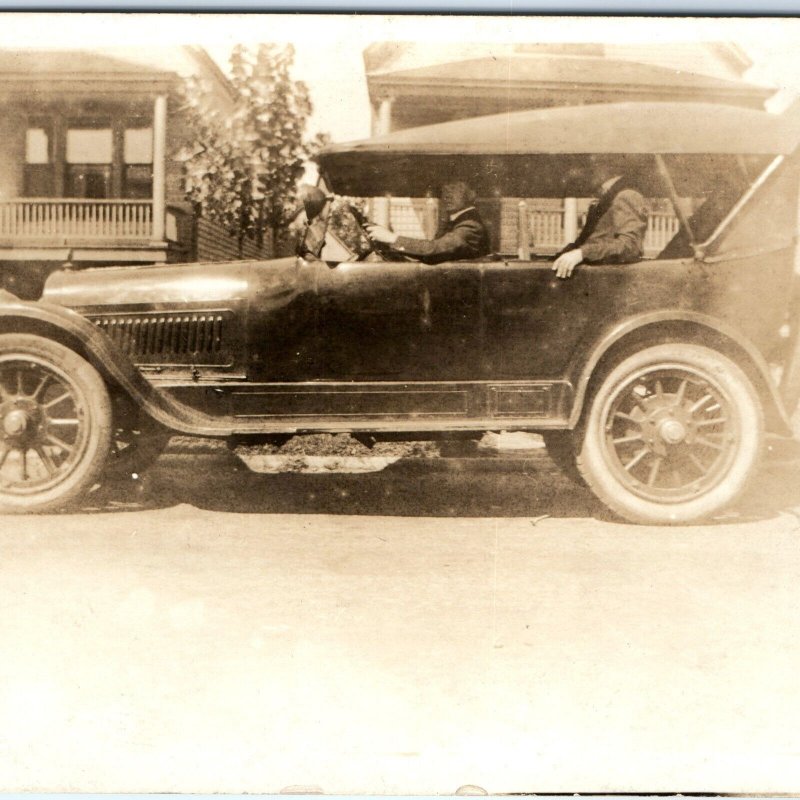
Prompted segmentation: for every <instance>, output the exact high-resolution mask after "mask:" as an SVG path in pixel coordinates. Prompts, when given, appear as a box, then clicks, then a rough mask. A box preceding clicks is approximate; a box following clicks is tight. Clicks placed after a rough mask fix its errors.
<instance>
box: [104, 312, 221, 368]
mask: <svg viewBox="0 0 800 800" xmlns="http://www.w3.org/2000/svg"><path fill="white" fill-rule="evenodd" d="M230 316H231V312H230V311H200V312H184V313H178V312H142V313H136V314H92V315H90V316H89V319H91V321H92V322H93V323H94V324H95V325H96V326H97V327H98V328H100V330H102V331H105V332H106V334H108V336H109V337H110V338H111V339H112V340H113V342H114V343H115V344H116V345H117V347H119V348H120V349H121V350H123V351H124V352H125V353H127V354H128V355H129V356H130V358H131V359H132V360H133V361H134V362H135V363H137V364H163V365H166V364H176V363H177V364H189V363H191V364H197V365H203V364H207V365H209V366H221V365H223V364H225V363H227V362H228V361H229V358H230V351H229V348H228V346H227V345H228V343H227V341H226V332H227V329H228V327H229V322H230Z"/></svg>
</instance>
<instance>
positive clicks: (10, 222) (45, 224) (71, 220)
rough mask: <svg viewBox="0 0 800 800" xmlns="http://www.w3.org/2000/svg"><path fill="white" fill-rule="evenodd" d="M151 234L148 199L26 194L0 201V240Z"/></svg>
mask: <svg viewBox="0 0 800 800" xmlns="http://www.w3.org/2000/svg"><path fill="white" fill-rule="evenodd" d="M152 236H153V204H152V201H150V200H117V199H114V200H79V199H72V198H69V199H67V198H54V197H44V198H40V197H32V198H28V197H26V198H18V199H15V200H4V201H0V239H12V240H22V239H25V240H59V241H63V240H69V239H78V240H103V241H122V242H125V241H142V240H149V239H151V238H152Z"/></svg>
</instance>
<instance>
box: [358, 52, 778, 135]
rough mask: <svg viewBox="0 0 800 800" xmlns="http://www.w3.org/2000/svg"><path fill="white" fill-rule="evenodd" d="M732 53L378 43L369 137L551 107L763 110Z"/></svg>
mask: <svg viewBox="0 0 800 800" xmlns="http://www.w3.org/2000/svg"><path fill="white" fill-rule="evenodd" d="M751 66H752V63H751V61H750V59H749V58H748V57H747V55H746V54H745V53H744V52H743V51H742V50H741V49H740V48H738V47H737V46H736V45H733V44H727V43H718V42H699V43H673V44H650V45H641V44H640V45H635V44H481V43H474V44H470V43H465V44H442V45H439V46H431V45H430V44H429V43H411V42H378V43H375V44H372V45H370V46H369V47H367V49H366V50H365V51H364V69H365V74H366V79H367V87H368V90H369V97H370V103H371V106H372V120H373V125H372V132H373V134H376V135H377V134H382V133H390V132H391V131H393V130H400V129H402V128H412V127H418V126H420V125H430V124H433V123H436V122H447V121H449V120H454V119H463V118H465V117H478V116H483V115H486V114H498V113H501V112H504V111H521V110H524V109H531V108H545V107H548V106H571V105H584V104H586V103H611V102H622V101H630V100H633V101H636V100H640V101H649V102H652V101H654V100H655V101H658V100H663V101H670V100H672V101H681V102H686V101H692V100H695V101H698V102H718V103H726V104H728V105H739V106H745V107H748V108H763V107H764V103H765V102H766V100H767V99H768V98H769V97H770V96H771V95H772V94H774V89H769V88H765V87H762V86H754V85H752V84H750V83H747V82H746V81H744V80H743V79H742V76H743V74H744V73H745V72H746V70H747V69H749V67H751Z"/></svg>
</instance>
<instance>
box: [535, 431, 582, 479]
mask: <svg viewBox="0 0 800 800" xmlns="http://www.w3.org/2000/svg"><path fill="white" fill-rule="evenodd" d="M542 439H544V446H545V449H546V450H547V455H548V456H550V460H551V461H552V462H553V463H554V464H555V465H556V466H557V467H558V468H559V470H561V472H562V474H563V475H564V477H565V478H569V479H570V480H571V481H572V482H573V483H576V484H578V485H579V486H586V481H585V480H584V479H583V475H581V473H580V470H579V469H578V464H577V460H576V458H577V447H576V444H575V442H576V436H575V434H574V433H573V432H572V431H542Z"/></svg>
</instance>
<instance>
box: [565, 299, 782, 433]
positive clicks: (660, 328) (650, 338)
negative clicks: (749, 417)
mask: <svg viewBox="0 0 800 800" xmlns="http://www.w3.org/2000/svg"><path fill="white" fill-rule="evenodd" d="M670 341H685V342H692V343H694V344H701V345H705V346H706V347H710V348H712V349H716V350H719V351H720V352H722V353H724V354H725V355H727V356H729V357H730V358H732V359H733V360H734V361H735V362H736V363H737V364H739V366H740V367H742V369H744V371H745V372H746V373H747V375H748V377H749V378H750V380H751V381H752V382H753V384H754V386H755V387H756V390H757V391H758V392H759V394H760V396H761V399H762V402H763V403H764V411H765V414H766V418H767V427H768V430H770V431H771V432H774V433H777V434H779V435H781V436H791V435H792V427H791V422H790V420H789V414H788V413H787V411H786V407H785V405H784V403H783V400H782V399H781V396H780V394H779V392H778V388H777V386H776V385H775V381H774V380H773V378H772V376H771V375H770V370H769V365H768V364H767V362H766V360H765V358H764V356H763V355H762V354H761V352H760V351H759V350H758V349H757V348H756V346H755V345H754V344H753V343H752V342H751V341H750V340H749V339H747V338H746V337H744V336H742V334H741V333H740V332H739V331H737V330H736V329H735V328H734V327H733V326H732V325H729V324H728V323H726V322H724V321H722V320H719V319H717V318H715V317H710V316H708V315H706V314H700V313H697V312H693V311H658V312H650V313H646V314H641V315H637V316H635V317H631V318H629V319H626V320H623V321H622V322H619V323H617V324H615V325H614V326H611V327H609V328H608V329H607V330H606V331H604V333H603V334H602V335H601V336H600V337H599V338H598V339H597V340H596V342H595V344H594V346H593V347H592V348H591V349H590V350H589V356H588V358H586V359H584V360H582V361H579V362H577V363H574V364H573V365H572V366H571V371H570V379H571V382H572V385H573V386H574V387H575V400H574V404H573V407H572V410H571V413H570V416H569V427H570V428H575V427H577V425H578V424H579V422H580V419H581V415H582V413H583V410H584V407H585V405H586V401H587V398H589V397H591V392H592V389H593V386H594V385H595V384H596V382H597V381H598V380H600V379H602V377H603V376H604V375H605V374H607V373H608V368H610V366H612V365H613V364H615V363H618V361H619V360H620V359H621V358H623V357H624V356H625V355H627V353H628V352H629V351H630V350H633V349H639V348H641V347H643V346H648V345H650V344H657V343H663V342H670Z"/></svg>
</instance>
